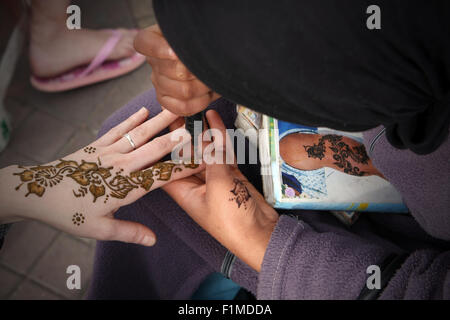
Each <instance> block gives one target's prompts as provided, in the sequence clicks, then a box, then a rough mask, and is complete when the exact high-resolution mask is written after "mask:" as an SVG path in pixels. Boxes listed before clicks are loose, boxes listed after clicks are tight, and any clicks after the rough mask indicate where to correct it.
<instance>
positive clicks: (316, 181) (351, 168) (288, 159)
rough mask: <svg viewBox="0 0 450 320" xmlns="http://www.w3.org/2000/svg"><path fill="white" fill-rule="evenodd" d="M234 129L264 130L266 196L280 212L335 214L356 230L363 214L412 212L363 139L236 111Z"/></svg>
mask: <svg viewBox="0 0 450 320" xmlns="http://www.w3.org/2000/svg"><path fill="white" fill-rule="evenodd" d="M237 111H238V116H237V119H236V123H235V125H236V127H238V128H241V129H242V130H244V131H245V130H247V129H249V128H255V129H263V130H260V133H259V135H258V141H257V146H258V149H259V157H260V162H261V175H262V179H263V189H264V196H265V198H266V200H267V201H268V202H269V203H270V204H271V205H272V206H273V207H274V208H280V209H310V210H329V211H332V212H333V213H334V214H335V215H336V216H337V217H338V218H339V219H340V220H342V221H343V222H344V223H345V224H348V225H350V224H352V223H353V222H354V221H355V220H356V219H357V217H358V213H359V212H361V211H372V212H373V211H375V212H398V213H403V212H408V208H407V207H406V206H405V205H404V203H403V201H402V197H401V195H400V194H399V192H398V191H397V190H396V189H395V188H394V187H393V186H392V185H391V184H390V183H389V182H388V181H387V180H386V179H385V178H384V177H383V175H382V174H381V173H380V172H378V171H377V170H376V168H375V167H374V166H373V165H372V162H371V160H370V158H369V156H368V155H367V153H366V150H365V147H364V145H363V139H362V133H360V132H359V133H358V132H343V131H337V130H332V129H329V128H320V127H319V128H315V127H308V126H303V125H299V124H293V123H289V122H285V121H279V120H277V119H274V118H272V117H269V116H266V115H261V114H258V113H256V112H254V111H252V110H250V109H248V108H246V107H243V106H238V107H237Z"/></svg>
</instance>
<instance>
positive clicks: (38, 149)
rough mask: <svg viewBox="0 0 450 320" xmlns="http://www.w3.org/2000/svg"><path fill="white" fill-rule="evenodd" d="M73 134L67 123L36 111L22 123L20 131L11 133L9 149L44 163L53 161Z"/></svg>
mask: <svg viewBox="0 0 450 320" xmlns="http://www.w3.org/2000/svg"><path fill="white" fill-rule="evenodd" d="M74 132H75V128H74V127H72V126H70V125H68V124H67V123H65V122H63V121H61V120H57V119H55V118H54V117H52V116H50V115H48V114H46V113H43V112H40V111H36V112H35V113H33V114H32V115H31V116H30V117H28V118H27V119H26V120H25V121H24V123H23V125H22V126H21V127H20V130H16V131H15V132H13V135H12V138H11V141H10V145H9V147H11V148H13V149H14V150H16V151H17V152H19V153H21V154H23V155H25V156H27V157H29V158H31V159H33V160H36V161H38V162H42V163H45V162H49V161H53V160H54V157H55V155H56V154H57V152H58V151H59V150H61V149H62V148H63V146H64V145H65V144H66V143H67V141H68V140H69V139H70V137H71V136H72V135H73V134H74Z"/></svg>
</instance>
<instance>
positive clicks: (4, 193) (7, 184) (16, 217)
mask: <svg viewBox="0 0 450 320" xmlns="http://www.w3.org/2000/svg"><path fill="white" fill-rule="evenodd" d="M16 172H19V170H18V169H17V166H9V167H6V168H3V169H0V202H1V204H2V208H1V210H0V224H7V223H12V222H19V221H22V220H24V219H25V217H26V215H27V211H28V209H27V208H25V206H23V204H22V205H21V204H20V202H21V200H20V199H19V194H18V192H17V191H16V190H15V188H16V186H17V185H19V184H20V179H15V178H17V177H15V176H14V173H16ZM22 202H23V200H22Z"/></svg>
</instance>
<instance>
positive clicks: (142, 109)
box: [139, 107, 147, 112]
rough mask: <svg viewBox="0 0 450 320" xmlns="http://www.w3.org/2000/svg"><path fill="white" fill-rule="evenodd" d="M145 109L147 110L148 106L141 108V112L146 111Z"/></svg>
mask: <svg viewBox="0 0 450 320" xmlns="http://www.w3.org/2000/svg"><path fill="white" fill-rule="evenodd" d="M144 110H147V108H145V107H142V108H141V110H139V112H144Z"/></svg>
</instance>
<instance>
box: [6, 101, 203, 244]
mask: <svg viewBox="0 0 450 320" xmlns="http://www.w3.org/2000/svg"><path fill="white" fill-rule="evenodd" d="M147 117H148V110H147V109H145V108H142V109H141V110H140V111H138V112H136V113H135V114H133V115H132V116H131V117H129V118H128V119H127V120H125V121H124V122H122V123H120V124H119V125H117V126H116V127H115V128H113V129H111V130H110V131H109V132H108V133H106V134H105V135H104V136H102V137H101V138H100V139H98V140H96V141H94V142H93V143H92V144H90V145H89V146H87V147H85V148H83V149H81V150H79V151H77V152H75V153H73V154H71V155H68V156H66V157H64V158H63V159H60V160H57V161H54V162H51V163H48V164H45V165H41V166H34V167H17V166H10V167H7V168H4V169H1V170H0V179H1V185H0V198H1V203H2V211H1V213H0V222H3V223H4V222H12V221H17V220H21V219H34V220H39V221H42V222H44V223H47V224H50V225H53V226H54V227H56V228H58V229H61V230H63V231H66V232H69V233H72V234H75V235H78V236H82V237H89V238H94V239H99V240H118V241H124V242H131V243H138V244H142V245H147V246H151V245H153V244H154V243H155V235H154V233H153V232H152V231H151V230H150V229H148V228H147V227H145V226H143V225H141V224H138V223H135V222H130V221H123V220H118V219H114V216H113V214H114V212H115V211H116V210H117V209H118V208H119V207H121V206H124V205H127V204H130V203H132V202H134V201H136V200H137V199H139V198H140V197H142V196H143V195H145V194H146V193H148V192H150V191H152V190H154V189H156V188H159V187H161V186H163V185H164V184H166V183H167V182H168V181H171V180H174V179H179V178H183V177H186V176H189V175H191V174H193V173H195V172H198V171H200V170H202V168H201V167H200V166H199V165H194V164H175V163H173V162H158V161H159V160H160V159H161V158H162V157H164V156H165V155H166V154H168V153H170V152H171V151H172V149H173V147H174V146H175V145H177V144H178V143H179V139H173V138H174V137H180V136H182V137H183V138H184V139H189V138H188V133H187V132H186V131H185V130H184V129H183V128H180V129H179V130H177V131H173V132H170V133H168V134H166V135H163V136H161V137H158V138H155V139H153V140H151V141H149V140H150V138H152V137H154V136H155V135H156V134H158V133H159V132H160V131H161V130H163V129H164V128H166V127H167V126H168V125H169V124H171V123H173V122H174V121H175V120H177V118H178V117H177V116H176V115H174V114H172V113H171V112H169V111H167V110H165V111H163V112H161V113H160V114H159V115H157V116H156V117H154V118H152V119H150V120H147ZM126 133H128V134H129V136H130V138H131V139H132V141H133V142H134V144H135V147H136V149H134V148H133V146H132V144H131V143H130V142H129V141H128V139H127V138H125V137H124V134H126ZM174 135H177V136H174ZM185 141H188V140H185Z"/></svg>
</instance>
